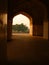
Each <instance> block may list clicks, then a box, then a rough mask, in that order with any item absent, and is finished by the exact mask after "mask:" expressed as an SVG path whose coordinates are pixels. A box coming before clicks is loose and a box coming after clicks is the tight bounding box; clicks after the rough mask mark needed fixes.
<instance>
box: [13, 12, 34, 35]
mask: <svg viewBox="0 0 49 65" xmlns="http://www.w3.org/2000/svg"><path fill="white" fill-rule="evenodd" d="M19 14H22V15H24V16H25V17H27V18H28V19H29V23H30V24H29V25H30V29H29V34H28V35H30V36H33V19H32V17H31V16H30V15H29V14H27V13H26V12H19V13H17V14H15V15H14V17H15V16H17V15H19ZM14 17H13V18H14ZM13 18H12V23H13ZM26 22H27V21H26Z"/></svg>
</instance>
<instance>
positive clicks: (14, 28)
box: [12, 23, 29, 33]
mask: <svg viewBox="0 0 49 65" xmlns="http://www.w3.org/2000/svg"><path fill="white" fill-rule="evenodd" d="M12 31H13V32H17V33H29V29H28V27H27V26H25V25H23V23H22V24H20V25H18V24H16V25H12Z"/></svg>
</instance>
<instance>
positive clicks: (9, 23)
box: [7, 20, 12, 41]
mask: <svg viewBox="0 0 49 65" xmlns="http://www.w3.org/2000/svg"><path fill="white" fill-rule="evenodd" d="M11 39H12V20H8V22H7V41H10V40H11Z"/></svg>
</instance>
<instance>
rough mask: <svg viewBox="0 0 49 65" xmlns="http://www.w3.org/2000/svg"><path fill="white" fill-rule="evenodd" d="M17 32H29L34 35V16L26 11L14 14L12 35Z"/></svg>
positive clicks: (22, 33)
mask: <svg viewBox="0 0 49 65" xmlns="http://www.w3.org/2000/svg"><path fill="white" fill-rule="evenodd" d="M24 26H25V27H24ZM16 27H17V28H16ZM22 31H23V32H22ZM20 33H21V34H20ZM17 34H18V35H24V34H27V35H30V36H32V35H33V20H32V17H31V16H30V15H28V14H27V13H25V12H19V13H18V14H16V15H14V17H13V19H12V35H17Z"/></svg>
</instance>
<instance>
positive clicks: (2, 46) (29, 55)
mask: <svg viewBox="0 0 49 65" xmlns="http://www.w3.org/2000/svg"><path fill="white" fill-rule="evenodd" d="M0 52H1V53H0V61H1V64H0V65H37V64H38V65H44V64H46V65H49V41H48V40H45V39H43V38H41V37H33V36H28V35H27V36H25V35H24V36H18V35H13V36H12V40H11V41H9V42H7V41H6V38H5V37H4V38H0Z"/></svg>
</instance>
